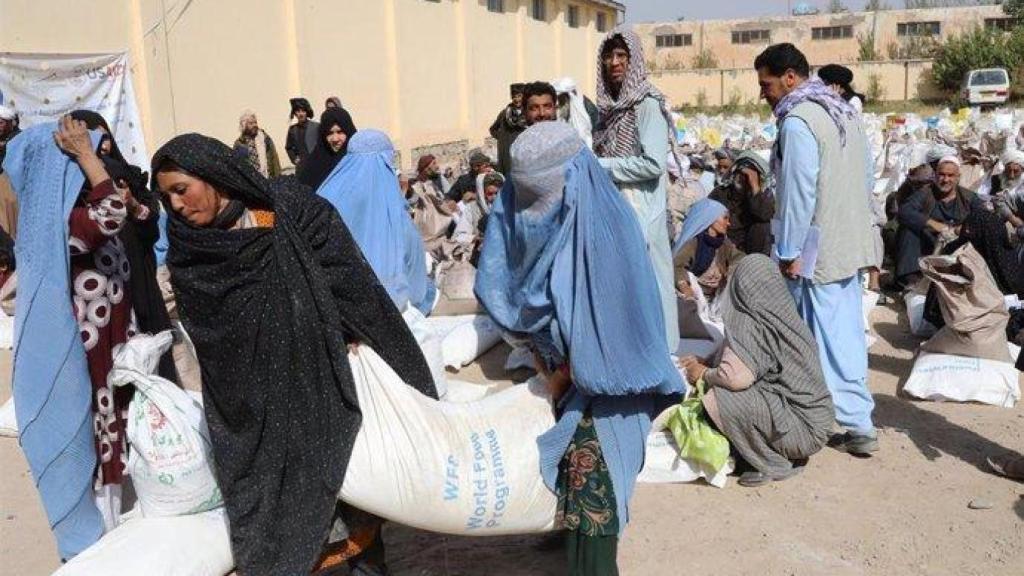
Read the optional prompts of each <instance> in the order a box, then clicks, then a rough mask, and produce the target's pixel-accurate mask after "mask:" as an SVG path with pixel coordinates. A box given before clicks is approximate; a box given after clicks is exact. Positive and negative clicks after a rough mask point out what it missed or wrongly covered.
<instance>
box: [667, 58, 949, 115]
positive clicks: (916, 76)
mask: <svg viewBox="0 0 1024 576" xmlns="http://www.w3.org/2000/svg"><path fill="white" fill-rule="evenodd" d="M847 66H848V67H849V68H850V70H852V71H853V77H854V88H855V89H858V90H860V91H861V92H863V91H864V90H865V89H866V87H867V86H868V83H869V82H870V79H871V77H873V76H874V77H877V78H878V83H879V85H880V86H881V90H882V92H881V95H880V99H881V100H885V101H893V100H914V99H918V98H920V99H925V100H928V99H939V98H941V97H942V96H943V95H942V93H941V92H940V91H939V90H938V88H936V87H935V86H933V85H932V84H931V82H930V81H929V80H928V76H927V75H926V73H927V72H928V71H929V70H931V67H932V62H931V60H902V61H895V62H852V63H848V64H847ZM651 80H652V81H653V82H654V85H655V86H657V87H658V89H659V90H661V91H662V92H663V93H664V94H665V96H666V98H668V101H669V103H670V104H671V105H672V106H674V107H679V106H696V105H698V104H699V103H700V102H701V101H702V100H703V102H704V104H705V105H707V106H724V105H726V104H739V105H744V104H753V103H757V101H758V99H759V98H760V88H759V86H758V84H757V72H756V71H754V70H752V69H751V68H735V69H731V70H725V69H719V70H662V71H658V72H654V73H652V74H651Z"/></svg>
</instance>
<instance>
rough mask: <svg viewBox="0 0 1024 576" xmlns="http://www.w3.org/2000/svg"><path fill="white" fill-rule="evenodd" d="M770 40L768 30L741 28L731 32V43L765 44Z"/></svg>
mask: <svg viewBox="0 0 1024 576" xmlns="http://www.w3.org/2000/svg"><path fill="white" fill-rule="evenodd" d="M771 41H772V35H771V32H769V31H768V30H742V31H735V32H733V33H732V43H733V44H767V43H769V42H771Z"/></svg>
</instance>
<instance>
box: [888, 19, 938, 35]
mask: <svg viewBox="0 0 1024 576" xmlns="http://www.w3.org/2000/svg"><path fill="white" fill-rule="evenodd" d="M941 32H942V25H941V24H940V23H938V22H900V23H899V24H897V25H896V34H897V35H899V36H907V37H909V36H915V37H920V36H938V35H939V34H940V33H941Z"/></svg>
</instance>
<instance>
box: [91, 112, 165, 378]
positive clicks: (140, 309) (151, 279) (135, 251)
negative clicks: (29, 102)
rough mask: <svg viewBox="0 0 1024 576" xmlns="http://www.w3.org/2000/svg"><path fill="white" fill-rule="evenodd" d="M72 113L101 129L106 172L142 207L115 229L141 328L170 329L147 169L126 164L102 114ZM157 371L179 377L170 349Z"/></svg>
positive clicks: (155, 207)
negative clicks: (159, 278) (159, 276)
mask: <svg viewBox="0 0 1024 576" xmlns="http://www.w3.org/2000/svg"><path fill="white" fill-rule="evenodd" d="M71 117H72V118H74V119H75V120H80V121H82V122H85V126H86V128H88V129H89V130H99V131H100V132H102V133H103V137H102V139H101V140H100V152H99V154H100V159H101V160H103V165H104V167H105V168H106V169H107V174H109V175H110V178H111V180H113V181H114V182H115V183H116V184H117V185H118V186H121V187H123V188H127V189H128V190H129V191H130V192H131V196H132V198H133V199H134V201H135V202H137V203H138V204H140V205H141V206H143V207H144V209H143V210H135V211H130V212H131V214H133V215H141V216H133V217H129V218H127V219H126V220H125V223H124V227H123V228H121V232H120V233H118V238H119V239H120V240H121V243H122V244H123V246H124V253H125V256H126V257H127V259H128V266H129V268H130V270H131V275H130V276H129V278H128V296H129V297H130V298H131V302H132V310H133V311H134V312H135V319H136V323H137V325H138V328H139V330H140V331H142V332H145V333H147V334H157V333H159V332H163V331H164V330H169V329H170V328H171V319H170V317H169V316H168V314H167V308H166V307H165V306H164V300H163V296H162V295H161V294H160V286H159V285H158V284H157V281H156V254H155V253H154V252H153V246H154V245H155V244H156V241H157V240H158V239H159V238H160V229H159V224H158V223H159V219H160V198H159V197H158V196H157V195H156V194H154V193H153V192H151V191H150V190H149V189H148V188H147V184H148V182H147V180H148V177H147V175H146V173H145V172H143V171H142V169H140V168H139V167H138V166H133V165H131V164H129V163H128V161H127V160H126V159H125V157H124V155H123V154H121V150H120V149H119V148H118V147H117V142H115V141H114V137H113V133H112V132H111V131H110V126H109V125H108V124H107V121H106V120H105V119H104V118H103V116H101V115H100V114H98V113H96V112H93V111H92V110H75V111H74V112H72V113H71ZM159 373H160V375H161V376H162V377H164V378H166V379H168V380H171V381H173V382H177V381H178V375H177V370H175V367H174V358H173V356H172V355H171V354H170V353H169V352H168V353H166V354H164V355H163V357H161V358H160V368H159Z"/></svg>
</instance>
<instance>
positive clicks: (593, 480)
mask: <svg viewBox="0 0 1024 576" xmlns="http://www.w3.org/2000/svg"><path fill="white" fill-rule="evenodd" d="M617 510H618V507H617V505H616V503H615V492H614V490H613V489H612V478H611V475H610V474H609V473H608V465H607V464H606V463H605V461H604V457H603V456H602V455H601V443H600V441H599V440H598V437H597V429H596V428H594V420H593V418H591V417H590V415H589V414H587V415H585V416H584V417H583V419H582V420H580V424H579V426H578V427H577V428H576V434H575V435H574V436H573V438H572V442H570V443H569V448H568V449H567V450H566V451H565V456H564V457H563V458H562V462H561V463H560V464H559V465H558V512H557V515H556V524H559V525H561V526H562V527H563V528H564V529H566V530H569V531H572V532H578V533H579V534H580V535H583V536H618V534H619V517H618V514H617Z"/></svg>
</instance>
